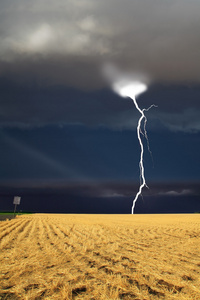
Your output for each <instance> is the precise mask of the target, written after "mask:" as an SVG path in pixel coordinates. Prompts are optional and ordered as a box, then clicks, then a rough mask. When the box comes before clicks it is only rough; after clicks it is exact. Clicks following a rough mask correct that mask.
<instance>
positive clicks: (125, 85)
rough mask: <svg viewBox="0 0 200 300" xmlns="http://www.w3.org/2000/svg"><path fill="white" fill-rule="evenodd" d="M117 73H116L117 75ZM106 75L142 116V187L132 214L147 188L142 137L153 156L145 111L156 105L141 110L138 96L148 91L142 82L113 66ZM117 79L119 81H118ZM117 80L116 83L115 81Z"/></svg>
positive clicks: (138, 127)
mask: <svg viewBox="0 0 200 300" xmlns="http://www.w3.org/2000/svg"><path fill="white" fill-rule="evenodd" d="M115 72H116V73H115ZM104 73H105V75H106V77H107V78H108V79H109V80H111V81H113V84H112V88H113V90H114V91H115V92H116V93H117V94H119V95H120V96H121V97H124V98H126V97H130V98H131V99H132V100H133V103H134V105H135V107H136V109H137V110H138V111H139V113H140V114H141V117H140V118H139V120H138V124H137V137H138V141H139V144H140V162H139V167H140V187H139V191H138V192H137V194H136V196H135V198H134V200H133V205H132V208H131V213H132V214H133V213H134V208H135V204H136V201H137V199H138V197H139V196H140V195H142V190H143V188H144V187H147V188H148V186H147V184H146V180H145V174H144V163H143V157H144V146H143V142H142V138H141V135H143V136H144V137H145V138H146V140H147V147H148V150H149V152H150V154H151V151H150V148H149V141H148V136H147V131H146V123H147V117H146V116H145V113H144V112H145V111H148V110H149V109H151V108H152V107H156V105H154V104H152V105H151V106H150V107H149V108H147V109H145V108H144V109H141V108H140V107H139V105H138V103H137V101H136V96H139V95H140V94H141V93H144V92H145V91H146V90H147V85H146V84H145V83H143V82H141V81H138V80H135V79H132V78H131V77H129V78H128V77H127V76H126V77H124V76H121V77H122V78H120V74H119V72H118V70H117V69H115V68H114V67H113V66H106V67H105V69H104ZM116 79H117V80H116ZM115 80H116V81H115ZM142 124H143V130H142Z"/></svg>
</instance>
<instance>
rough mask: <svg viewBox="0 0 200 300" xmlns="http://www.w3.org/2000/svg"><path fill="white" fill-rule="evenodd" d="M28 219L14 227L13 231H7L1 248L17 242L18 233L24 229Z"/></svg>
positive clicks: (0, 243)
mask: <svg viewBox="0 0 200 300" xmlns="http://www.w3.org/2000/svg"><path fill="white" fill-rule="evenodd" d="M27 222H28V221H26V220H25V221H22V222H21V223H20V225H18V224H17V225H18V226H16V227H15V228H13V230H12V232H11V233H7V234H5V235H4V236H3V238H2V240H1V242H0V249H3V248H5V247H8V246H9V245H10V244H11V243H15V240H16V237H17V235H18V234H19V233H20V232H22V231H23V229H24V227H25V226H26V224H27Z"/></svg>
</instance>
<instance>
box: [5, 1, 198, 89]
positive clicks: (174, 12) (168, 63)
mask: <svg viewBox="0 0 200 300" xmlns="http://www.w3.org/2000/svg"><path fill="white" fill-rule="evenodd" d="M0 6H1V9H0V28H1V32H0V35H1V41H0V54H1V60H0V67H1V73H0V74H1V75H2V76H11V77H12V76H13V77H16V76H20V77H21V78H22V77H24V78H26V79H27V77H28V78H29V79H31V80H32V79H33V78H34V77H37V78H39V80H42V81H44V82H51V83H52V82H53V83H62V84H63V83H64V84H67V85H71V86H75V87H77V86H78V87H80V86H81V87H87V88H88V87H89V88H95V87H101V86H103V85H104V84H105V80H104V79H103V78H101V76H100V74H99V70H100V66H101V65H102V64H103V63H105V62H110V61H112V62H114V63H116V64H117V65H119V66H121V68H123V69H125V70H132V71H142V72H144V73H145V74H147V75H148V76H150V77H151V79H152V80H153V81H163V80H164V81H165V80H167V81H170V82H186V81H190V82H199V81H200V60H199V54H200V50H199V49H200V36H199V34H198V33H199V28H200V18H199V15H200V3H199V1H198V0H192V1H186V0H177V1H171V0H166V1H161V0H160V1H158V0H149V1H146V0H140V1H130V0H124V1H119V0H110V1H105V0H103V1H97V0H85V1H78V0H73V1H72V0H68V1H64V0H58V1H56V2H55V1H44V0H40V1H39V0H36V1H34V2H33V1H32V2H31V1H25V0H19V1H14V0H2V1H1V4H0Z"/></svg>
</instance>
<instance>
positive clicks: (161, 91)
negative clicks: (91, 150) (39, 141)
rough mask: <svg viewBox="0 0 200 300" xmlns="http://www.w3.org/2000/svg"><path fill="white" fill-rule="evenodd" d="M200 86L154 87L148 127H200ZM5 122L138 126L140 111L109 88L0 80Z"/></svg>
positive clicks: (147, 101) (144, 102) (0, 120)
mask: <svg viewBox="0 0 200 300" xmlns="http://www.w3.org/2000/svg"><path fill="white" fill-rule="evenodd" d="M199 98H200V87H199V86H198V85H196V86H195V85H193V86H174V85H173V86H170V85H157V86H151V87H150V88H149V90H148V91H147V93H144V94H143V95H142V96H141V97H140V98H139V104H140V107H149V106H150V105H151V104H152V103H155V104H156V105H157V106H158V107H157V108H152V109H151V110H150V111H148V112H147V113H146V115H147V117H148V119H149V122H148V129H153V130H160V129H165V128H167V129H170V130H172V131H186V132H194V131H199V130H200V120H199V114H200V101H199ZM0 108H1V109H0V127H5V126H11V127H15V126H18V127H24V128H29V127H33V126H36V127H41V126H44V125H48V124H54V125H59V126H63V125H65V124H70V123H71V124H84V125H87V126H99V125H100V126H104V127H107V128H112V129H117V130H119V129H120V130H121V129H133V130H135V128H136V124H137V121H138V117H139V114H138V112H137V110H136V109H135V107H134V105H133V103H132V100H131V99H130V98H129V99H124V98H121V97H119V96H118V95H117V94H114V93H112V91H111V90H109V89H104V90H100V91H99V90H98V91H80V90H77V89H73V88H68V87H66V86H43V85H40V84H38V83H37V82H32V83H30V84H26V85H25V86H24V84H23V83H21V84H19V83H17V84H16V83H14V82H11V81H8V80H0Z"/></svg>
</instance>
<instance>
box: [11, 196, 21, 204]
mask: <svg viewBox="0 0 200 300" xmlns="http://www.w3.org/2000/svg"><path fill="white" fill-rule="evenodd" d="M20 200H21V197H18V196H15V197H14V201H13V204H16V205H19V204H20Z"/></svg>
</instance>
